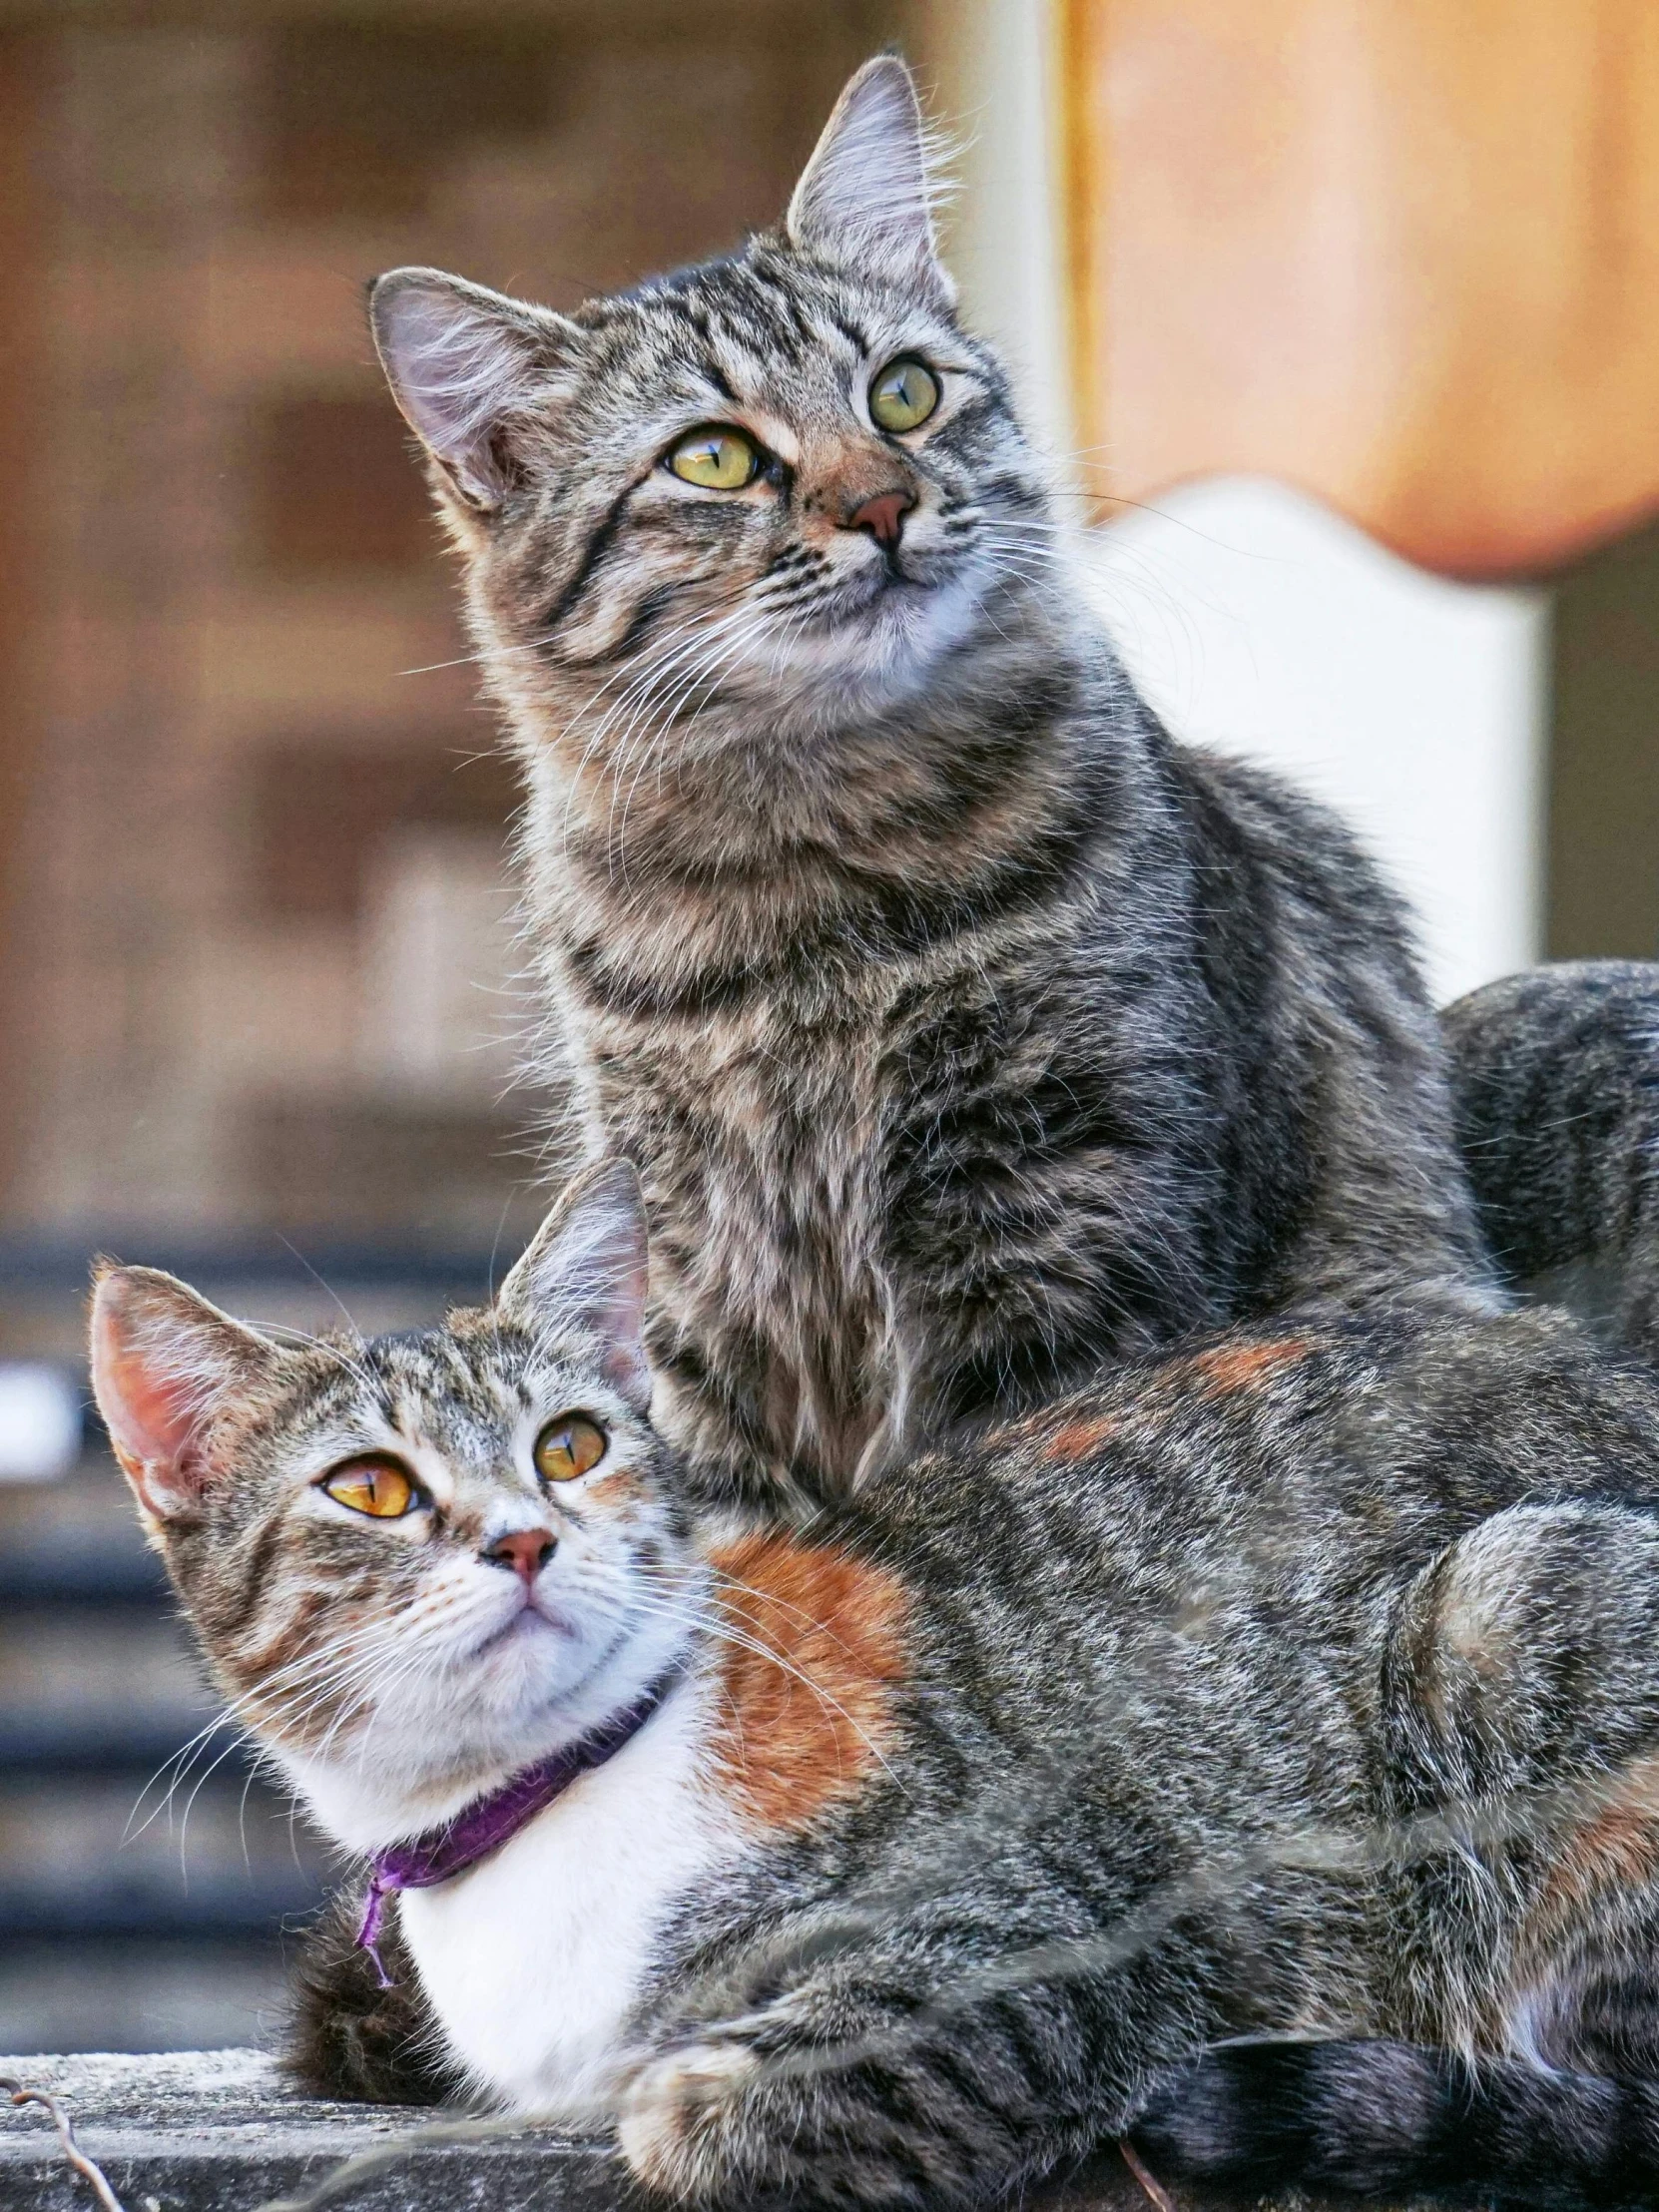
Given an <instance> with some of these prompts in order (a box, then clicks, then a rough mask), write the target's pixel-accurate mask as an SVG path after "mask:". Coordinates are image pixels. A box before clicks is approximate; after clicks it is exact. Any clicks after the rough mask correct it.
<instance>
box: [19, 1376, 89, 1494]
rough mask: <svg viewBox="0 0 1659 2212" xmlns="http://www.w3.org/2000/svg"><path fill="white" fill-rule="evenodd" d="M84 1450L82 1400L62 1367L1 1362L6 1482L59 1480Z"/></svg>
mask: <svg viewBox="0 0 1659 2212" xmlns="http://www.w3.org/2000/svg"><path fill="white" fill-rule="evenodd" d="M80 1451H81V1396H80V1392H79V1391H78V1390H77V1389H76V1387H75V1384H74V1383H72V1382H71V1380H70V1378H69V1377H68V1376H67V1375H66V1374H65V1373H64V1372H63V1370H62V1369H61V1368H51V1367H47V1366H45V1365H44V1364H42V1363H39V1362H36V1361H32V1360H0V1482H54V1481H56V1480H57V1478H58V1476H59V1475H61V1474H64V1473H67V1472H68V1470H69V1468H71V1467H72V1466H73V1465H74V1464H75V1461H76V1459H77V1458H78V1457H79V1456H80Z"/></svg>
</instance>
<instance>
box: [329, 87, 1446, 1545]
mask: <svg viewBox="0 0 1659 2212" xmlns="http://www.w3.org/2000/svg"><path fill="white" fill-rule="evenodd" d="M926 201H927V193H926V166H925V160H924V154H923V149H922V141H921V135H920V123H919V118H918V115H917V111H916V107H915V100H914V95H913V93H912V91H911V89H910V86H909V81H908V78H907V76H906V74H905V72H904V71H903V68H902V65H901V64H899V63H898V62H896V61H894V60H892V59H884V60H881V61H878V62H875V63H872V64H870V65H869V67H868V68H867V69H866V70H865V71H863V72H861V73H860V75H859V76H858V77H857V78H855V79H854V81H853V84H852V86H851V87H849V89H848V92H847V94H846V96H845V97H844V99H843V101H842V104H841V106H840V108H839V109H838V110H837V111H836V115H835V117H834V118H832V119H831V122H830V127H829V129H828V130H827V132H826V135H825V139H824V141H823V143H822V144H821V147H820V150H819V153H818V154H817V155H816V156H815V158H814V162H813V164H812V165H811V166H810V167H809V170H808V172H807V174H806V176H805V177H804V178H803V180H802V184H801V186H800V188H799V189H798V192H797V194H796V198H795V201H794V202H793V204H792V210H791V215H790V218H789V219H788V221H787V222H786V223H785V224H784V225H783V226H782V227H780V228H779V229H777V230H774V231H769V232H765V233H763V234H761V235H760V236H758V237H756V238H753V239H751V240H750V241H749V243H748V244H747V245H746V246H745V247H744V248H743V249H742V250H741V251H740V252H738V253H736V254H734V255H732V256H730V257H729V258H726V259H724V260H720V261H715V262H710V263H706V264H704V265H702V266H700V267H697V268H693V269H689V270H685V271H682V272H680V273H678V274H677V275H674V276H670V277H660V278H656V279H653V280H651V281H650V282H647V283H644V284H642V285H640V286H639V287H638V288H637V289H636V290H634V291H631V292H627V293H624V294H622V295H621V296H618V297H614V298H606V299H599V300H595V301H593V302H591V303H589V304H588V305H586V306H584V307H582V308H581V309H579V310H578V311H577V312H576V313H575V314H573V315H570V316H561V315H555V314H552V313H551V312H549V311H548V310H545V309H542V308H537V307H533V306H528V305H525V304H523V303H521V302H515V301H511V300H508V299H504V298H501V297H498V296H497V295H495V294H491V293H486V292H483V291H481V290H479V289H478V288H477V287H475V286H470V285H465V284H462V283H461V282H460V281H459V280H458V279H455V278H451V277H443V276H441V275H439V274H437V273H435V272H432V271H420V270H406V271H399V272H395V273H393V274H392V275H391V276H389V277H383V278H381V279H380V281H379V283H378V284H377V286H376V287H375V290H374V293H373V298H372V315H373V321H374V326H375V331H376V336H377V340H378V343H379V346H380V351H381V355H382V358H383V359H384V361H385V364H386V367H387V370H388V374H389V376H390V378H391V381H392V385H393V388H394V390H395V391H396V393H397V395H398V397H399V401H400V404H401V405H402V407H403V409H404V412H405V414H406V415H407V417H408V419H409V421H410V423H411V425H412V426H413V427H414V429H415V430H416V431H417V433H418V434H419V435H420V437H421V438H422V440H423V441H424V443H425V446H426V450H427V453H428V456H429V459H430V473H431V478H432V483H433V486H434V490H435V492H436V494H437V498H438V504H439V507H440V511H441V513H442V514H443V516H444V519H445V520H446V522H447V524H448V526H449V529H450V531H451V533H452V535H453V538H454V540H455V543H456V545H457V548H458V550H459V552H460V554H461V557H462V566H463V570H464V574H465V588H466V606H467V612H468V619H469V621H470V624H471V628H472V633H473V635H474V637H475V639H476V641H477V644H478V648H479V654H480V658H481V662H482V665H483V668H484V671H485V674H486V677H487V679H488V683H489V686H490V688H491V690H492V692H493V694H494V696H495V698H496V699H497V701H498V702H499V704H500V706H501V708H502V709H503V711H504V714H505V717H506V723H507V728H508V731H509V734H510V738H511V742H512V744H513V746H514V748H515V749H516V752H517V754H518V757H519V759H520V762H521V763H522V766H523V770H524V774H525V778H526V783H527V787H528V794H529V797H528V806H527V811H526V815H525V819H524V829H523V856H524V862H525V868H526V874H527V881H528V912H529V920H530V927H531V931H532V937H533V942H534V947H535V954H536V958H537V960H538V962H539V964H540V972H541V975H542V978H543V983H544V991H545V1000H546V1004H547V1007H548V1011H549V1022H548V1028H547V1033H546V1037H545V1041H544V1044H543V1048H542V1062H543V1066H544V1069H545V1072H546V1073H547V1075H548V1076H549V1077H551V1078H553V1079H554V1080H556V1081H560V1082H563V1083H564V1084H566V1085H567V1086H568V1087H569V1089H570V1091H571V1093H572V1094H573V1096H574V1099H575V1102H576V1105H575V1112H576V1117H577V1121H578V1123H579V1139H580V1143H581V1145H582V1146H583V1147H585V1149H586V1150H587V1151H588V1153H589V1154H590V1155H599V1154H603V1153H605V1152H616V1153H620V1154H622V1155H624V1156H626V1157H628V1158H631V1159H633V1160H635V1161H637V1162H638V1163H639V1166H640V1168H641V1172H642V1174H643V1176H644V1178H645V1183H646V1188H647V1193H648V1197H649V1200H650V1205H651V1212H652V1222H653V1230H654V1261H653V1267H654V1280H653V1319H652V1329H651V1338H650V1346H651V1352H652V1356H653V1363H654V1366H655V1368H656V1370H657V1372H658V1375H659V1379H660V1380H659V1397H658V1400H657V1405H658V1411H659V1414H660V1416H661V1418H662V1419H663V1421H664V1422H665V1425H666V1426H667V1428H668V1430H669V1432H670V1433H672V1434H673V1435H674V1436H675V1438H676V1439H677V1441H678V1442H680V1443H681V1444H682V1445H683V1446H684V1447H685V1448H686V1449H687V1450H688V1451H689V1452H690V1453H691V1455H692V1457H693V1460H694V1462H695V1463H696V1465H697V1467H698V1469H699V1472H700V1475H701V1477H702V1478H703V1479H704V1480H705V1481H712V1482H714V1483H715V1484H716V1485H718V1486H719V1487H721V1488H723V1489H725V1490H727V1491H728V1492H737V1493H740V1494H748V1495H751V1496H757V1497H766V1498H768V1499H769V1500H773V1501H777V1500H779V1499H783V1500H786V1501H789V1500H794V1501H797V1502H803V1501H805V1502H811V1501H813V1500H815V1499H822V1498H825V1497H835V1496H842V1495H845V1494H847V1493H848V1492H849V1491H850V1490H851V1489H852V1488H853V1487H854V1485H855V1483H856V1482H857V1481H858V1480H859V1479H860V1478H861V1477H862V1476H867V1475H869V1474H870V1473H872V1472H873V1471H874V1470H876V1469H877V1468H878V1467H879V1466H881V1465H882V1464H883V1463H885V1462H887V1461H889V1460H890V1459H891V1458H893V1457H894V1456H896V1455H897V1454H899V1453H900V1452H901V1451H902V1450H903V1449H906V1448H911V1447H913V1445H914V1444H915V1443H916V1442H917V1441H918V1440H924V1439H926V1438H927V1437H929V1436H932V1435H937V1434H940V1433H943V1432H945V1431H947V1430H948V1429H949V1428H950V1427H951V1425H952V1424H953V1423H955V1422H956V1421H958V1420H961V1419H963V1418H969V1419H972V1418H979V1417H983V1416H984V1415H986V1414H987V1413H988V1412H989V1411H990V1409H991V1408H992V1407H993V1406H997V1405H1001V1406H1003V1407H1006V1406H1008V1405H1011V1404H1014V1403H1018V1402H1021V1401H1024V1402H1037V1401H1040V1400H1041V1398H1042V1397H1043V1396H1044V1395H1045V1394H1047V1393H1050V1392H1052V1391H1053V1390H1054V1389H1056V1388H1058V1387H1060V1386H1062V1385H1064V1384H1065V1383H1068V1382H1069V1381H1073V1380H1075V1379H1077V1378H1078V1377H1079V1376H1081V1375H1085V1374H1088V1373H1092V1372H1093V1371H1094V1370H1095V1369H1096V1368H1097V1367H1098V1366H1099V1364H1100V1363H1101V1362H1102V1360H1105V1359H1111V1358H1121V1357H1124V1356H1127V1355H1130V1354H1132V1353H1135V1352H1136V1351H1138V1350H1144V1349H1146V1348H1148V1347H1150V1346H1155V1345H1158V1344H1161V1343H1165V1342H1167V1341H1169V1340H1171V1339H1173V1338H1175V1337H1178V1336H1179V1335H1181V1334H1182V1333H1184V1332H1186V1331H1188V1330H1191V1329H1194V1328H1202V1327H1212V1326H1215V1325H1217V1324H1218V1323H1220V1322H1222V1321H1224V1320H1226V1319H1227V1318H1229V1317H1233V1316H1249V1315H1254V1314H1260V1313H1262V1312H1264V1311H1266V1310H1267V1309H1269V1308H1271V1307H1273V1306H1275V1305H1276V1304H1279V1303H1282V1302H1284V1301H1285V1300H1287V1299H1290V1298H1293V1297H1307V1296H1311V1295H1327V1296H1330V1297H1331V1298H1333V1299H1337V1300H1344V1301H1350V1302H1352V1301H1355V1300H1357V1299H1359V1298H1361V1297H1363V1296H1365V1295H1367V1294H1369V1292H1371V1291H1372V1290H1374V1289H1376V1288H1377V1287H1378V1286H1379V1285H1381V1284H1383V1283H1399V1282H1405V1281H1410V1282H1417V1283H1426V1282H1429V1281H1436V1282H1439V1283H1442V1284H1450V1285H1454V1286H1457V1287H1458V1288H1459V1289H1460V1290H1461V1291H1463V1292H1472V1293H1476V1294H1477V1293H1478V1290H1479V1288H1480V1286H1482V1284H1483V1283H1484V1279H1485V1262H1484V1259H1483V1255H1482V1253H1481V1249H1480V1246H1479V1242H1478V1238H1477V1235H1476V1231H1475V1227H1474V1223H1473V1219H1472V1215H1471V1210H1470V1207H1469V1203H1468V1198H1467V1194H1466V1190H1465V1187H1464V1184H1463V1179H1462V1176H1461V1173H1460V1170H1459V1167H1458V1163H1457V1160H1456V1156H1455V1152H1454V1149H1453V1145H1452V1142H1451V1136H1450V1127H1449V1113H1448V1104H1447V1098H1446V1093H1445V1086H1444V1078H1443V1070H1442V1067H1441V1061H1440V1052H1439V1044H1438V1036H1437V1031H1436V1028H1435V1024H1434V1021H1433V1018H1432V1015H1431V1013H1430V1011H1429V1009H1428V1007H1427V1006H1426V1004H1425V1002H1424V999H1423V994H1422V989H1421V985H1420V982H1419V978H1418V976H1417V972H1416V968H1415V965H1414V960H1413V955H1412V951H1411V947H1410V943H1409V935H1408V930H1407V927H1406V923H1405V919H1404V916H1403V914H1402V911H1401V909H1400V906H1399V904H1398V902H1397V900H1396V899H1395V898H1394V897H1393V896H1392V894H1391V893H1390V892H1389V891H1388V890H1387V889H1386V888H1385V887H1384V886H1383V883H1382V882H1381V881H1380V879H1379V877H1378V875H1377V873H1376V872H1375V870H1374V869H1373V868H1372V866H1371V864H1370V863H1369V861H1368V860H1367V859H1366V858H1365V857H1364V855H1363V854H1362V853H1361V852H1360V851H1359V850H1358V849H1357V847H1356V846H1355V844H1354V842H1353V841H1352V840H1351V839H1350V838H1349V836H1348V835H1347V834H1346V833H1345V832H1344V830H1342V829H1341V828H1340V826H1339V825H1338V824H1337V823H1336V822H1335V821H1334V820H1333V819H1332V818H1331V817H1330V816H1329V815H1327V814H1325V813H1324V812H1323V811H1322V810H1321V809H1319V808H1317V807H1316V806H1314V805H1312V804H1311V803H1309V802H1307V801H1305V800H1302V799H1300V798H1298V797H1296V796H1294V795H1293V794H1292V793H1290V792H1288V791H1287V790H1285V789H1284V788H1282V787H1281V786H1280V785H1278V784H1277V783H1275V782H1274V781H1273V780H1272V779H1271V778H1269V777H1267V776H1266V775H1263V774H1261V773H1259V772H1256V771H1254V770H1251V769H1247V768H1244V767H1241V766H1239V765H1238V764H1236V763H1229V762H1224V761H1222V760H1220V759H1217V758H1214V757H1212V756H1210V755H1207V754H1203V753H1199V752H1195V751H1192V750H1189V749H1186V748H1183V747H1180V746H1177V745H1176V744H1174V743H1173V742H1172V741H1171V739H1170V737H1169V736H1168V734H1167V733H1166V732H1165V731H1164V730H1163V729H1162V728H1161V727H1160V726H1159V724H1158V723H1157V721H1156V719H1155V718H1154V716H1153V715H1152V714H1151V713H1150V711H1149V710H1148V709H1147V707H1146V706H1145V705H1144V703H1143V702H1142V701H1141V700H1140V699H1139V698H1137V696H1136V694H1135V692H1134V690H1133V688H1132V686H1131V685H1130V683H1129V680H1128V678H1127V676H1126V675H1125V673H1124V671H1123V668H1122V666H1121V664H1120V663H1119V661H1118V660H1117V658H1116V656H1115V655H1114V653H1113V650H1112V647H1111V644H1110V642H1109V640H1108V639H1107V638H1106V637H1105V636H1104V635H1103V633H1102V632H1101V630H1100V627H1099V625H1098V623H1097V621H1096V620H1095V618H1094V616H1093V614H1092V613H1091V612H1090V611H1088V610H1087V609H1086V608H1085V606H1084V605H1083V603H1082V601H1081V599H1080V597H1079V595H1078V593H1077V590H1076V589H1075V586H1074V583H1073V581H1072V576H1071V567H1070V563H1069V561H1068V556H1067V548H1066V531H1065V529H1064V527H1063V526H1062V524H1061V522H1060V520H1059V519H1058V515H1057V506H1056V502H1055V500H1054V499H1053V497H1052V494H1051V490H1050V482H1049V471H1048V468H1047V466H1046V464H1045V463H1044V461H1043V459H1042V458H1041V456H1040V455H1039V454H1038V453H1037V452H1036V451H1035V450H1034V448H1033V447H1032V445H1031V444H1030V442H1029V441H1028V440H1027V438H1026V437H1025V435H1024V434H1023V432H1022V430H1021V428H1020V425H1019V422H1018V419H1017V417H1016V414H1015V410H1014V407H1013V403H1012V399H1011V396H1010V392H1009V386H1008V380H1007V377H1006V374H1005V372H1004V370H1003V368H1002V366H1001V364H1000V363H999V362H998V360H997V359H996V357H995V356H994V354H993V353H992V352H991V351H990V349H989V348H988V347H987V346H986V345H985V344H984V343H983V342H982V341H980V340H979V339H977V338H975V337H974V336H973V335H972V334H971V333H970V332H969V331H968V330H966V329H965V328H964V327H963V325H962V324H961V322H960V321H959V319H958V318H957V316H956V314H955V311H954V309H953V306H952V304H951V289H950V285H949V281H948V278H947V277H946V276H945V274H944V272H943V271H942V269H941V268H940V267H939V265H938V262H937V259H936V256H935V254H934V251H933V243H932V233H931V226H930V218H929V215H928V211H927V204H926ZM899 354H916V355H919V356H921V357H922V358H924V359H925V361H926V362H928V363H929V364H930V365H931V367H932V369H933V371H934V372H935V374H936V375H937V376H938V378H939V380H940V383H941V386H942V393H943V396H942V400H941V402H940V404H939V407H938V410H937V412H936V413H935V414H934V416H933V417H932V418H931V419H929V420H927V421H925V422H924V423H922V424H921V425H920V426H919V427H918V428H916V429H914V430H912V431H909V432H907V433H903V434H889V433H887V432H884V431H882V430H880V429H879V428H878V427H877V426H876V425H875V423H874V422H873V420H872V418H871V416H870V414H869V411H868V408H867V405H866V394H867V391H868V387H869V383H870V380H871V378H872V376H873V375H875V373H876V372H878V371H879V370H880V369H881V367H882V366H883V364H884V363H886V362H887V361H889V360H891V359H892V358H893V357H894V356H896V355H899ZM446 377H448V378H449V379H450V382H449V383H448V384H447V385H446V383H445V379H446ZM492 378H493V379H494V380H495V383H494V389H495V399H496V404H495V407H494V409H493V411H492V410H491V409H490V408H489V407H488V405H487V404H486V401H487V398H488V394H489V390H490V386H491V379H492ZM709 422H729V423H735V424H737V425H739V426H740V427H741V428H743V429H744V431H745V432H746V434H747V435H748V436H750V437H751V438H752V439H753V440H754V441H755V443H756V445H757V446H758V448H759V449H760V451H761V454H762V456H763V465H762V467H761V469H760V472H759V473H758V475H757V476H756V477H755V479H754V481H753V482H752V483H751V484H749V485H748V486H747V487H746V488H744V489H741V490H739V491H735V492H713V491H705V490H700V489H696V488H693V487H690V486H688V485H686V484H684V483H682V482H680V481H679V480H678V479H677V478H676V477H675V476H674V474H673V473H672V472H671V471H670V470H669V469H668V468H667V467H666V466H665V465H664V458H665V455H666V454H667V453H668V452H669V451H671V450H672V447H673V445H674V442H675V441H676V439H677V438H678V436H680V435H681V434H682V433H683V432H685V431H686V430H688V429H690V428H691V427H692V426H694V425H697V424H700V423H709ZM883 492H893V493H896V494H899V495H901V497H902V498H903V499H905V500H908V501H909V502H911V505H910V507H909V510H908V513H907V515H906V517H905V520H904V524H903V530H902V537H901V540H900V542H899V543H898V544H897V545H896V546H890V547H887V546H883V545H881V544H879V543H878V542H876V539H875V538H874V537H873V536H872V535H871V534H870V533H869V532H868V531H866V530H865V529H863V528H861V527H859V526H858V525H857V523H856V521H855V517H856V515H857V513H858V511H859V509H860V507H861V505H862V503H863V502H864V501H866V500H868V499H869V498H871V497H872V496H876V495H878V494H881V493H883Z"/></svg>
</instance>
